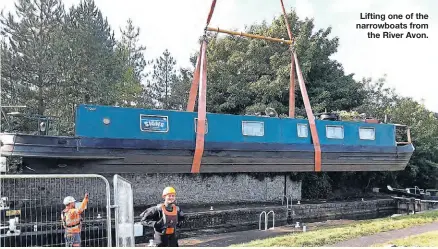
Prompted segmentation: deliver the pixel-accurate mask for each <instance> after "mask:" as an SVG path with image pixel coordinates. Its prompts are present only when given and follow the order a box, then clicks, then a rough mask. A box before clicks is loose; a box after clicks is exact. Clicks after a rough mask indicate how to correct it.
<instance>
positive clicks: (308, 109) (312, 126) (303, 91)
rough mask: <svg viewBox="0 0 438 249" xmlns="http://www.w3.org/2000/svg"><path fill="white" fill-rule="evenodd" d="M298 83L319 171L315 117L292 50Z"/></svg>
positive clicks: (319, 162) (319, 147)
mask: <svg viewBox="0 0 438 249" xmlns="http://www.w3.org/2000/svg"><path fill="white" fill-rule="evenodd" d="M293 55H294V58H295V64H296V69H297V75H298V83H299V84H300V90H301V95H302V96H303V102H304V107H305V108H306V114H307V119H308V120H309V125H310V132H311V134H312V141H313V147H314V148H315V171H317V172H319V171H321V146H320V144H319V138H318V131H317V130H316V125H315V117H314V116H313V113H312V107H311V106H310V101H309V97H308V96H307V90H306V85H305V84H304V79H303V74H302V73H301V69H300V64H299V63H298V58H297V54H296V53H295V52H293Z"/></svg>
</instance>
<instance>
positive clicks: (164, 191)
mask: <svg viewBox="0 0 438 249" xmlns="http://www.w3.org/2000/svg"><path fill="white" fill-rule="evenodd" d="M168 194H176V191H175V189H174V188H172V187H166V188H165V189H164V190H163V197H164V196H166V195H168Z"/></svg>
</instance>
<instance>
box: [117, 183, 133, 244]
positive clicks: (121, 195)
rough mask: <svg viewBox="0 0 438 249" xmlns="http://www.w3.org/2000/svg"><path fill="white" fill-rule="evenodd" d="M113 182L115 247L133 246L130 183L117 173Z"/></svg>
mask: <svg viewBox="0 0 438 249" xmlns="http://www.w3.org/2000/svg"><path fill="white" fill-rule="evenodd" d="M113 182H114V205H115V206H114V207H115V208H116V211H115V221H116V222H115V224H116V247H135V238H134V195H133V191H132V187H131V183H130V182H129V181H127V180H126V179H124V178H122V177H120V176H119V175H115V176H114V181H113Z"/></svg>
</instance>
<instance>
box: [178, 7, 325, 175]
mask: <svg viewBox="0 0 438 249" xmlns="http://www.w3.org/2000/svg"><path fill="white" fill-rule="evenodd" d="M280 2H281V8H282V10H283V16H284V21H285V24H286V27H287V32H288V35H289V39H290V40H284V39H278V38H271V37H264V36H259V35H252V34H246V33H242V32H234V31H227V30H223V29H219V28H210V27H208V25H209V24H210V21H211V18H212V16H213V12H214V7H215V6H216V0H213V2H212V4H211V7H210V12H209V14H208V18H207V22H206V25H205V30H204V37H203V40H202V43H201V48H200V54H199V56H198V59H197V62H196V69H195V73H194V75H193V81H192V86H191V88H190V95H189V100H188V103H187V111H189V112H193V111H194V108H195V101H196V95H197V90H198V91H199V100H198V121H197V129H196V148H195V155H194V157H193V164H192V169H191V172H192V173H199V172H200V168H201V163H202V156H203V154H204V144H205V140H204V138H205V125H206V111H207V110H206V102H207V98H206V93H207V54H206V50H207V41H206V39H207V37H206V32H207V31H216V32H221V33H227V34H230V35H240V36H245V37H251V38H258V39H264V40H270V41H276V42H282V43H286V44H290V46H291V70H290V85H289V117H291V118H293V117H295V74H294V66H295V65H296V71H297V76H298V83H299V85H300V90H301V95H302V97H303V101H304V106H305V109H306V114H307V118H308V120H309V125H310V132H311V136H312V142H313V146H314V149H315V171H318V172H319V171H321V147H320V144H319V138H318V132H317V130H316V125H315V117H314V116H313V112H312V107H311V105H310V101H309V97H308V95H307V90H306V85H305V83H304V79H303V75H302V73H301V69H300V66H299V63H298V58H297V55H296V53H295V51H294V50H293V41H294V40H293V38H292V31H291V29H290V26H289V22H288V20H287V15H286V10H285V8H284V4H283V0H280ZM199 82H201V84H199Z"/></svg>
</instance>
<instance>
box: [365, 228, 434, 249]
mask: <svg viewBox="0 0 438 249" xmlns="http://www.w3.org/2000/svg"><path fill="white" fill-rule="evenodd" d="M437 238H438V231H433V232H427V233H423V234H418V235H412V236H409V237H406V238H403V239H396V240H392V241H389V242H386V243H384V244H376V245H373V247H383V246H386V245H396V246H398V247H399V246H406V247H438V239H437Z"/></svg>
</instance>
